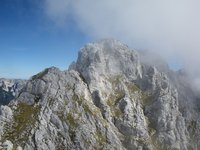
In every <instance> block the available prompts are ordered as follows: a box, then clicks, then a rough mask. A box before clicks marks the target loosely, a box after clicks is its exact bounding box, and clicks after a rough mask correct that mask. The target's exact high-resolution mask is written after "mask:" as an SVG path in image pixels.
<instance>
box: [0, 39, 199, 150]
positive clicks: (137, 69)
mask: <svg viewBox="0 0 200 150" xmlns="http://www.w3.org/2000/svg"><path fill="white" fill-rule="evenodd" d="M182 84H183V79H182V78H181V77H180V75H179V74H177V73H173V74H170V75H169V74H168V73H166V74H165V73H164V72H160V71H159V68H156V67H154V66H152V65H149V64H147V63H146V62H143V61H141V60H140V55H139V54H138V53H137V52H136V51H135V50H130V49H129V48H128V47H127V46H126V45H124V44H122V43H120V42H119V41H116V40H102V41H99V42H97V43H90V44H87V45H86V46H85V47H84V48H82V49H81V50H80V52H79V56H78V59H77V62H75V63H73V64H72V65H71V66H70V69H69V70H68V71H60V70H59V69H57V68H54V67H52V68H48V69H45V70H44V71H42V72H41V73H39V74H37V75H35V76H33V77H32V79H31V80H29V81H28V82H27V84H26V86H25V87H24V88H23V90H22V91H21V92H20V93H19V95H18V97H17V98H16V99H15V100H13V101H11V102H10V103H9V105H8V106H1V109H0V141H1V146H2V147H7V148H8V149H9V148H10V149H12V148H17V149H27V150H31V149H41V150H42V149H44V150H46V149H52V150H54V149H55V150H57V149H89V150H90V149H91V150H92V149H105V150H110V149H119V150H121V149H122V150H123V149H130V150H138V149H139V150H140V149H141V150H154V149H155V150H162V149H163V150H165V149H166V150H168V149H170V150H171V149H172V150H173V149H174V150H175V149H180V150H191V149H196V150H197V149H198V146H199V145H198V144H199V142H198V141H199V134H198V133H199V129H200V128H199V121H198V120H199V117H198V114H199V112H198V111H199V110H198V109H196V108H198V105H196V104H197V103H198V101H196V95H195V94H191V93H190V95H184V92H185V91H186V90H188V89H190V87H189V85H187V84H183V85H182ZM191 92H192V91H191ZM190 99H191V101H190ZM188 101H190V102H188ZM189 103H192V104H191V105H190V107H188V109H187V105H188V104H189Z"/></svg>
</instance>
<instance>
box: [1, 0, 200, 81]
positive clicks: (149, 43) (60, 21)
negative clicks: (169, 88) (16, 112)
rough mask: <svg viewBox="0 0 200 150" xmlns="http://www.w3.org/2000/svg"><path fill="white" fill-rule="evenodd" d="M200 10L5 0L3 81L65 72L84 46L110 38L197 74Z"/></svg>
mask: <svg viewBox="0 0 200 150" xmlns="http://www.w3.org/2000/svg"><path fill="white" fill-rule="evenodd" d="M199 6H200V2H199V1H196V0H190V1H187V0H184V1H183V0H168V1H162V2H161V1H159V0H151V1H142V0H140V1H138V0H126V1H124V0H117V1H116V0H109V1H108V0H101V1H95V0H76V1H75V0H0V56H1V58H0V77H7V78H29V77H30V76H32V75H34V74H36V73H38V72H39V71H41V70H43V69H44V68H46V67H50V66H56V67H59V68H60V69H62V70H65V69H67V68H68V65H69V64H70V63H71V62H72V61H74V60H76V58H77V54H78V50H79V49H80V48H81V47H82V46H83V45H85V44H86V43H88V42H90V41H95V40H97V39H102V38H110V37H111V38H115V39H118V40H121V41H122V42H123V43H126V44H127V45H129V47H131V48H136V49H138V50H140V49H145V50H150V51H153V52H155V53H158V54H159V55H160V56H161V57H163V58H164V59H165V60H166V61H168V63H169V65H170V66H171V68H173V69H179V68H181V67H184V68H185V69H186V70H187V71H188V72H189V73H190V74H193V76H196V74H200V73H196V72H200V71H199V70H198V69H196V68H198V67H199V64H200V59H199V56H200V44H199V43H200V15H199V14H200V9H199Z"/></svg>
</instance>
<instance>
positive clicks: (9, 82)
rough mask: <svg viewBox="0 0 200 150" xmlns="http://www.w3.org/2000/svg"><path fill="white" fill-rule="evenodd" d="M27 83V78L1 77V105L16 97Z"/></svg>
mask: <svg viewBox="0 0 200 150" xmlns="http://www.w3.org/2000/svg"><path fill="white" fill-rule="evenodd" d="M25 83H26V81H25V80H20V79H4V78H0V105H2V104H3V105H6V104H8V103H9V102H10V101H11V100H12V99H14V98H15V96H16V95H17V93H18V92H19V91H20V90H21V89H22V87H23V86H24V85H25Z"/></svg>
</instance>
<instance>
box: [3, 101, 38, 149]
mask: <svg viewBox="0 0 200 150" xmlns="http://www.w3.org/2000/svg"><path fill="white" fill-rule="evenodd" d="M39 112H40V106H35V105H28V104H26V103H19V104H18V105H17V108H16V110H14V113H13V114H14V116H13V122H12V124H6V125H5V128H4V130H5V132H4V135H3V136H2V139H3V141H4V140H10V141H11V142H12V143H13V144H14V146H16V145H21V146H23V145H24V144H25V143H26V141H27V140H28V137H29V136H30V132H31V130H32V128H34V127H35V123H36V121H37V119H38V114H39Z"/></svg>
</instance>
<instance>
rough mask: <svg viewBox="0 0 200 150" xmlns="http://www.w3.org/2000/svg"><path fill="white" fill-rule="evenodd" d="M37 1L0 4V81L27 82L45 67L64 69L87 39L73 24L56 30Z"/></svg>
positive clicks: (1, 0) (3, 1)
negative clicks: (3, 78) (8, 79)
mask: <svg viewBox="0 0 200 150" xmlns="http://www.w3.org/2000/svg"><path fill="white" fill-rule="evenodd" d="M42 5H43V4H42V1H40V0H34V2H33V1H32V0H0V57H1V58H0V77H6V78H29V77H30V76H31V75H34V74H36V73H38V72H39V71H41V70H43V69H44V68H46V67H50V66H56V67H59V68H60V69H62V70H64V69H67V67H68V65H69V64H70V63H71V62H72V61H73V60H76V57H77V51H78V50H79V48H80V47H82V46H83V45H84V44H85V43H86V42H88V41H89V38H88V37H87V36H85V35H84V34H83V33H82V32H80V31H79V30H78V29H77V27H76V25H75V24H74V23H73V21H68V23H67V26H68V28H58V27H57V25H56V24H55V23H53V22H52V21H51V20H50V19H48V18H47V17H46V16H45V14H44V12H43V9H42V8H41V6H42Z"/></svg>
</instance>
